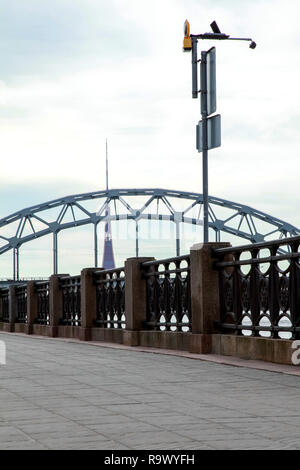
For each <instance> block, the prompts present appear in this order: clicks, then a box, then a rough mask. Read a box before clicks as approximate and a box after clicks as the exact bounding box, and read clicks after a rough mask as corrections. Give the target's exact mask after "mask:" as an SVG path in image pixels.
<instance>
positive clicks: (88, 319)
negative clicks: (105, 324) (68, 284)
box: [79, 268, 100, 341]
mask: <svg viewBox="0 0 300 470" xmlns="http://www.w3.org/2000/svg"><path fill="white" fill-rule="evenodd" d="M95 271H100V268H98V269H95V268H85V269H83V270H82V271H81V281H80V284H81V286H80V289H81V327H80V336H79V337H80V339H81V340H82V341H90V339H91V328H92V327H93V326H94V321H95V320H96V318H97V306H96V286H95V284H94V276H93V274H94V272H95Z"/></svg>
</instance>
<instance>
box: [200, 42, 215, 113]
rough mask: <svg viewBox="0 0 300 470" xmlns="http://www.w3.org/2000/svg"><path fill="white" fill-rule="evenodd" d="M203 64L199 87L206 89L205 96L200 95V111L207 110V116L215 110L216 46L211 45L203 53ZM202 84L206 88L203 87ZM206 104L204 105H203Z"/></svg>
mask: <svg viewBox="0 0 300 470" xmlns="http://www.w3.org/2000/svg"><path fill="white" fill-rule="evenodd" d="M205 62H206V64H205V66H204V67H201V68H200V72H201V74H202V75H204V76H201V89H202V91H203V93H205V91H207V93H206V97H204V96H203V94H202V95H201V113H202V114H203V112H207V116H209V115H210V114H213V113H215V112H216V110H217V79H216V48H215V47H212V48H211V49H209V50H208V51H207V52H206V54H205ZM203 86H204V87H205V88H206V90H205V89H203ZM205 104H206V106H205ZM205 108H206V109H205Z"/></svg>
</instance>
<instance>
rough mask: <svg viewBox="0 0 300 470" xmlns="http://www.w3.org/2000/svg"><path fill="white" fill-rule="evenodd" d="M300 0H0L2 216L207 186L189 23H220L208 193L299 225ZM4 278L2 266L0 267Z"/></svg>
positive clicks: (202, 27)
mask: <svg viewBox="0 0 300 470" xmlns="http://www.w3.org/2000/svg"><path fill="white" fill-rule="evenodd" d="M299 14H300V3H299V1H297V0H286V1H285V2H283V1H282V0H280V1H276V0H251V1H247V0H243V1H237V0H214V1H211V0H201V1H199V0H184V1H183V0H151V2H150V1H147V2H146V1H145V0H110V1H109V2H107V1H104V0H26V1H24V0H0V18H1V28H0V51H1V65H0V142H1V173H0V183H1V185H0V196H1V197H0V217H4V216H6V215H8V214H10V213H12V212H14V211H16V210H18V209H21V208H23V207H25V206H29V205H33V204H36V203H40V202H44V201H46V200H49V199H55V198H57V197H60V196H64V195H67V194H76V193H80V192H89V191H94V190H98V189H103V188H104V187H105V139H106V137H107V138H108V141H109V156H110V187H115V188H122V187H128V188H130V187H163V188H169V189H181V190H185V191H196V192H202V179H201V178H202V174H201V157H200V154H198V153H197V151H196V149H195V125H196V123H197V122H198V121H199V119H200V105H199V100H193V99H192V98H191V55H190V54H184V53H183V52H182V41H183V23H184V20H185V19H186V18H187V19H189V21H190V24H191V32H192V33H194V34H196V33H202V32H206V31H209V30H210V27H209V24H210V23H211V22H212V21H213V20H216V21H217V23H218V24H219V27H220V28H221V30H222V31H223V32H225V33H227V34H230V35H231V36H233V37H234V36H244V37H252V38H253V39H254V40H255V41H256V42H257V48H256V49H255V50H251V49H249V47H248V43H246V42H237V41H225V42H220V43H219V42H218V43H214V44H213V43H212V42H210V41H200V42H199V51H200V50H201V49H202V50H207V49H208V48H210V47H211V46H212V45H215V46H216V48H217V112H218V113H220V114H221V116H222V146H221V147H220V148H219V149H216V150H213V151H211V152H210V155H209V193H210V194H211V195H213V196H217V197H221V198H224V199H229V200H232V201H236V202H240V203H244V204H247V205H250V206H252V207H254V208H256V209H259V210H261V211H264V212H267V213H270V214H271V215H273V216H276V217H278V218H281V219H284V220H286V221H288V222H290V223H292V224H294V225H296V226H298V227H300V214H299V211H298V205H299V184H298V180H299V169H300V164H299V153H300V152H299V150H300V137H299V127H300V93H299V82H300V54H299V51H300V38H299ZM0 277H1V276H0Z"/></svg>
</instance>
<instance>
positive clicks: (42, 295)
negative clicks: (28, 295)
mask: <svg viewBox="0 0 300 470" xmlns="http://www.w3.org/2000/svg"><path fill="white" fill-rule="evenodd" d="M35 290H36V294H37V318H36V319H35V323H38V324H39V325H49V324H50V316H49V315H50V314H49V281H46V282H37V283H36V284H35Z"/></svg>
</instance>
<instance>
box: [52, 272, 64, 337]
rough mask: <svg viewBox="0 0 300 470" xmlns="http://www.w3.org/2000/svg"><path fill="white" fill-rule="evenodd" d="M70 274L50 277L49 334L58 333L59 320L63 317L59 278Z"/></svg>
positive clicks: (53, 335) (54, 334)
mask: <svg viewBox="0 0 300 470" xmlns="http://www.w3.org/2000/svg"><path fill="white" fill-rule="evenodd" d="M65 276H69V274H52V276H50V279H49V316H50V319H49V336H52V337H55V336H57V334H58V325H59V321H60V319H61V318H62V313H63V311H62V309H63V303H62V290H61V289H60V287H59V279H60V278H61V277H65Z"/></svg>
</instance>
